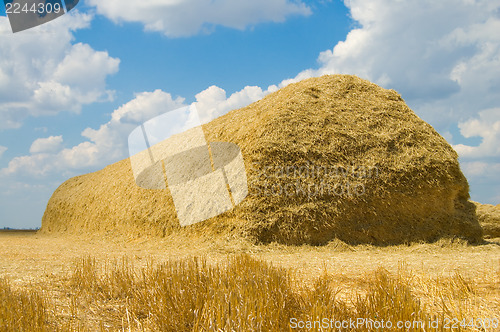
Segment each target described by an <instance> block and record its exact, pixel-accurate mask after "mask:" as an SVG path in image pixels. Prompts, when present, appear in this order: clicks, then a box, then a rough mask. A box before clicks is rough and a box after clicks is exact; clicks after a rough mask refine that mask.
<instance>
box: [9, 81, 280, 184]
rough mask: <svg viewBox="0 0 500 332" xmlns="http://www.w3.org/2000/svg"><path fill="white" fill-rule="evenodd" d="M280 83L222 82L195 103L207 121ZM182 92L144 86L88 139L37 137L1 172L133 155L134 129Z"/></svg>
mask: <svg viewBox="0 0 500 332" xmlns="http://www.w3.org/2000/svg"><path fill="white" fill-rule="evenodd" d="M276 89H277V87H275V86H271V87H269V88H268V89H267V90H262V89H261V88H259V87H255V86H247V87H245V88H244V89H242V90H241V91H237V92H235V93H233V94H231V95H230V96H229V97H227V94H226V91H225V90H224V89H221V88H219V87H217V86H211V87H209V88H208V89H206V90H204V91H202V92H200V93H199V94H197V95H196V102H195V103H194V105H195V106H196V108H197V109H198V111H199V114H200V120H201V121H202V123H206V122H209V121H210V120H212V119H214V118H217V117H218V116H220V115H223V114H225V113H227V112H228V111H230V110H233V109H236V108H240V107H243V106H246V105H248V104H250V103H252V102H255V101H257V100H259V99H262V98H263V97H264V96H265V95H267V94H268V93H270V92H272V91H275V90H276ZM184 101H185V99H184V98H182V97H177V98H173V97H172V95H171V94H169V93H167V92H164V91H162V90H156V91H153V92H142V93H138V94H136V95H135V98H134V99H132V100H131V101H129V102H128V103H126V104H124V105H122V106H121V107H119V108H118V109H116V110H115V111H113V113H112V114H111V119H110V120H109V121H108V122H107V123H105V124H103V125H101V126H100V127H99V128H98V129H93V128H87V129H85V130H84V131H83V132H82V137H84V138H85V141H84V142H82V143H80V144H78V145H75V146H73V147H70V148H65V149H63V148H62V143H63V138H62V136H51V137H49V138H39V139H37V140H35V141H34V142H33V144H32V145H31V148H30V153H31V154H30V155H26V156H20V157H15V158H14V159H12V160H11V161H10V162H9V164H8V166H7V167H6V168H4V169H2V170H0V175H2V174H3V175H13V174H22V175H31V176H47V175H48V174H50V173H54V172H67V171H74V170H83V169H89V168H97V167H104V166H106V165H107V164H109V163H112V162H116V161H118V160H120V159H122V158H126V157H128V154H127V152H128V146H127V140H128V135H129V134H130V133H131V131H132V130H133V129H135V128H136V127H137V126H138V125H140V124H142V123H144V122H145V121H147V120H150V119H152V118H154V117H156V116H158V115H161V114H164V113H166V112H168V111H171V110H175V109H178V108H181V107H183V106H186V104H185V103H184Z"/></svg>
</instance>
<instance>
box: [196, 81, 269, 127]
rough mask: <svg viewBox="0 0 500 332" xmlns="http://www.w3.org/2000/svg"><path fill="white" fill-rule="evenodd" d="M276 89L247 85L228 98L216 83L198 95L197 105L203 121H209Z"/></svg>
mask: <svg viewBox="0 0 500 332" xmlns="http://www.w3.org/2000/svg"><path fill="white" fill-rule="evenodd" d="M276 90H277V87H276V86H270V87H269V88H268V89H267V90H265V91H263V90H262V88H260V87H258V86H247V87H245V88H244V89H242V90H240V91H237V92H235V93H233V94H232V95H231V96H229V98H227V96H226V91H225V90H224V89H221V88H219V87H217V86H215V85H214V86H211V87H209V88H208V89H206V90H204V91H202V92H200V93H198V94H197V95H196V102H195V106H196V109H197V110H198V113H199V115H200V120H201V122H202V123H207V122H209V121H210V120H213V119H215V118H217V117H219V116H221V115H223V114H226V113H227V112H229V111H231V110H234V109H238V108H241V107H244V106H247V105H249V104H251V103H253V102H256V101H257V100H260V99H262V98H263V97H264V96H266V95H267V94H269V93H271V92H274V91H276Z"/></svg>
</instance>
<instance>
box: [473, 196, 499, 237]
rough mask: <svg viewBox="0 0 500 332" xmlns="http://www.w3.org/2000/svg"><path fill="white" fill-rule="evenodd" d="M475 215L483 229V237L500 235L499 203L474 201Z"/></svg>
mask: <svg viewBox="0 0 500 332" xmlns="http://www.w3.org/2000/svg"><path fill="white" fill-rule="evenodd" d="M474 203H475V204H476V209H477V217H478V219H479V223H480V224H481V227H482V228H483V231H484V237H485V238H496V237H500V204H498V205H497V206H494V205H491V204H480V203H476V202H474Z"/></svg>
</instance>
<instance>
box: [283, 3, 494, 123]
mask: <svg viewBox="0 0 500 332" xmlns="http://www.w3.org/2000/svg"><path fill="white" fill-rule="evenodd" d="M344 2H345V4H346V6H347V7H348V8H349V9H350V12H351V16H352V18H353V20H354V21H356V23H357V25H358V26H357V27H356V28H354V29H353V30H351V31H350V32H349V34H348V35H347V37H346V39H345V40H344V41H341V42H339V43H338V44H337V45H335V46H334V47H333V49H330V50H326V51H324V52H322V53H321V54H320V56H319V58H318V61H319V65H320V67H319V68H318V69H308V70H305V71H303V72H301V73H300V74H299V75H298V76H297V77H296V78H294V79H292V80H287V81H284V82H283V83H282V85H286V84H288V83H290V82H294V81H297V80H300V79H303V78H307V77H312V76H320V75H323V74H333V73H342V74H354V75H358V76H360V77H362V78H366V79H369V80H371V81H373V82H375V83H378V84H380V85H382V86H384V87H386V88H394V89H396V90H398V91H399V92H400V93H401V94H402V95H403V98H405V99H406V100H407V101H408V103H409V104H410V106H412V107H413V108H414V109H415V110H416V111H417V112H418V113H419V115H420V116H422V117H423V118H424V119H426V120H428V121H430V122H431V123H432V124H434V125H436V126H438V127H441V128H442V129H445V127H446V126H447V125H449V123H450V121H456V120H457V119H459V120H465V119H467V118H468V117H471V116H474V115H476V114H477V113H478V112H479V111H481V110H484V109H487V108H492V107H496V106H498V105H499V103H500V94H498V93H493V91H500V57H499V56H498V54H499V53H500V37H499V34H498V33H497V31H499V29H500V16H499V15H498V14H497V13H498V12H499V10H500V3H499V2H498V1H481V0H480V1H469V0H461V1H456V0H443V1H392V0H349V1H347V0H346V1H344Z"/></svg>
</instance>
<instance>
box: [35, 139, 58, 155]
mask: <svg viewBox="0 0 500 332" xmlns="http://www.w3.org/2000/svg"><path fill="white" fill-rule="evenodd" d="M62 143H63V138H62V136H50V137H48V138H39V139H37V140H35V141H34V142H33V144H31V148H30V153H33V154H34V153H54V152H58V151H60V150H61V148H62Z"/></svg>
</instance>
